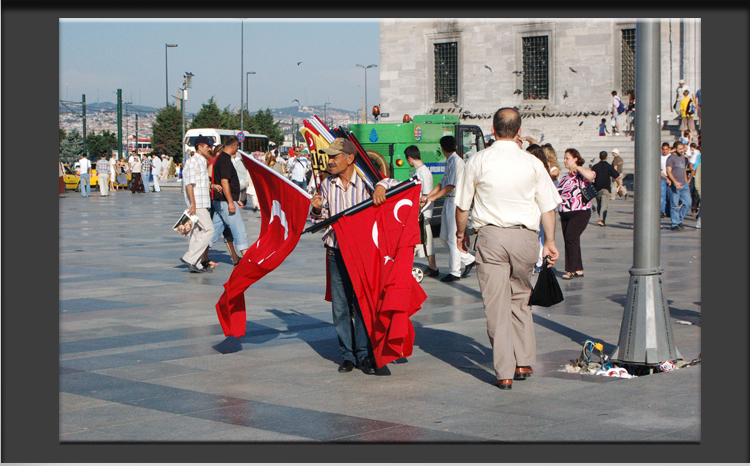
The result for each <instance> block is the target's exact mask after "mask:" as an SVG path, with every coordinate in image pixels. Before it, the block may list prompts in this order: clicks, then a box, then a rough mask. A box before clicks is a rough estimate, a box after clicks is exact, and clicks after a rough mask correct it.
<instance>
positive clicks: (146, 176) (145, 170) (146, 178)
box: [141, 155, 151, 194]
mask: <svg viewBox="0 0 750 466" xmlns="http://www.w3.org/2000/svg"><path fill="white" fill-rule="evenodd" d="M141 179H142V180H143V192H144V193H146V194H149V193H150V192H151V157H149V156H148V155H144V156H142V157H141Z"/></svg>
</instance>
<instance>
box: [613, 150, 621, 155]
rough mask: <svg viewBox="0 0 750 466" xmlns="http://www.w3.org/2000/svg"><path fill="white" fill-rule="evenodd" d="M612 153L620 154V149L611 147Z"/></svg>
mask: <svg viewBox="0 0 750 466" xmlns="http://www.w3.org/2000/svg"><path fill="white" fill-rule="evenodd" d="M612 153H613V154H618V155H619V154H620V150H619V149H612Z"/></svg>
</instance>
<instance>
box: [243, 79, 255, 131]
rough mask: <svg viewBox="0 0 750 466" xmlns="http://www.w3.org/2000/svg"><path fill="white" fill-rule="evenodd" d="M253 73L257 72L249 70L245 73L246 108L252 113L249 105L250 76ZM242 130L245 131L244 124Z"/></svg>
mask: <svg viewBox="0 0 750 466" xmlns="http://www.w3.org/2000/svg"><path fill="white" fill-rule="evenodd" d="M251 74H255V71H248V72H247V73H246V74H245V108H247V112H248V113H250V105H249V102H250V90H249V88H248V78H249V77H250V75H251ZM243 114H244V112H243ZM242 131H245V127H244V126H243V127H242Z"/></svg>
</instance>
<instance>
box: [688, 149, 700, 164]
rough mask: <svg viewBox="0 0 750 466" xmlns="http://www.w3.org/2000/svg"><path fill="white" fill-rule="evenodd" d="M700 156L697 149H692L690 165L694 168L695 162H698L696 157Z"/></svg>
mask: <svg viewBox="0 0 750 466" xmlns="http://www.w3.org/2000/svg"><path fill="white" fill-rule="evenodd" d="M699 155H701V153H700V151H699V150H698V149H693V151H692V153H691V154H690V163H691V164H692V165H693V166H694V167H695V162H697V161H698V156H699Z"/></svg>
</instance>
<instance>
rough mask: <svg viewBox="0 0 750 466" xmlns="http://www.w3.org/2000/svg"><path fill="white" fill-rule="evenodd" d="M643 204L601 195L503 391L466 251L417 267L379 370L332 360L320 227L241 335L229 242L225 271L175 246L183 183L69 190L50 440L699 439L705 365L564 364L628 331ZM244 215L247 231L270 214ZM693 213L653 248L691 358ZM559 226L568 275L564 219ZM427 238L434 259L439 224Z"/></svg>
mask: <svg viewBox="0 0 750 466" xmlns="http://www.w3.org/2000/svg"><path fill="white" fill-rule="evenodd" d="M633 207H634V204H633V199H632V198H630V199H628V200H623V199H621V198H620V199H618V200H616V201H613V202H612V203H610V210H609V217H608V222H607V223H608V225H607V226H606V227H599V226H597V225H596V215H592V219H591V221H590V223H589V226H588V228H587V229H586V231H585V232H584V233H583V236H582V240H581V242H582V249H583V261H584V268H585V275H586V276H585V278H583V279H575V280H572V281H565V280H560V285H561V287H562V290H563V293H564V295H565V301H563V302H562V303H560V304H558V305H556V306H554V307H551V308H538V307H535V308H534V322H535V324H536V325H535V330H536V338H537V353H538V361H537V364H536V365H535V366H534V371H535V372H534V376H533V377H531V378H530V379H529V380H525V381H517V382H515V383H514V384H513V389H512V390H510V391H500V390H498V389H497V388H496V387H495V386H494V385H493V381H494V378H495V376H494V371H493V370H492V353H491V350H490V346H489V341H488V337H487V332H486V321H485V317H484V311H483V308H482V301H481V295H480V292H479V285H478V282H477V278H476V271H475V270H474V271H472V272H471V274H470V276H469V277H468V278H467V279H463V280H461V281H458V282H454V283H441V282H440V281H439V280H436V279H434V278H429V277H425V279H424V280H423V281H422V287H423V288H424V290H425V292H426V293H427V296H428V298H427V300H426V301H425V303H424V305H423V308H422V309H421V310H420V311H419V312H417V314H415V315H414V317H413V318H412V322H413V323H414V327H415V331H416V339H415V344H414V353H413V355H412V356H411V357H409V358H407V359H401V360H398V361H396V362H394V363H391V364H389V365H387V366H386V367H385V368H382V369H381V370H380V371H379V372H378V373H377V374H376V375H365V374H364V373H362V372H361V371H359V370H355V371H353V372H351V373H348V374H340V373H338V372H337V370H336V369H337V367H338V364H339V363H340V359H339V354H338V353H339V351H338V344H337V341H336V334H335V331H334V328H333V326H332V318H331V305H330V303H328V302H326V301H324V299H323V296H324V292H325V262H324V260H325V255H324V249H323V243H322V241H321V234H320V233H315V234H305V235H303V236H302V237H301V239H300V242H299V244H298V246H297V248H296V249H295V250H294V252H292V254H291V255H290V256H289V257H288V258H287V260H286V261H285V262H284V263H283V264H282V265H281V266H280V267H279V268H278V269H276V270H275V271H274V272H272V273H271V274H269V275H267V276H266V277H264V278H263V279H261V280H260V281H259V282H257V283H256V284H254V285H252V286H251V287H250V288H249V289H248V290H247V291H246V293H245V296H246V301H247V334H246V336H245V337H243V338H241V339H234V338H225V337H224V335H223V333H222V331H221V328H220V325H219V321H218V319H217V316H216V311H215V308H214V306H215V304H216V302H217V300H218V299H219V297H220V296H221V293H222V291H223V288H222V285H223V284H224V283H225V282H226V281H227V279H228V278H229V275H230V273H231V271H232V263H231V258H230V256H229V254H228V252H227V250H226V248H225V247H224V245H223V244H217V248H216V249H212V250H211V252H210V257H211V259H212V260H214V261H217V262H220V265H219V267H218V268H217V269H216V270H215V272H214V273H212V274H191V273H188V270H187V268H186V266H185V265H183V264H182V263H181V262H180V260H179V258H180V257H181V256H182V254H183V253H184V252H185V251H186V249H187V239H185V238H183V237H181V236H180V235H179V234H177V233H176V232H175V231H173V230H172V229H171V227H172V225H173V224H174V222H175V221H176V219H177V218H178V216H179V215H180V214H181V212H182V211H183V210H184V209H185V204H184V201H183V198H182V194H181V193H180V192H179V191H178V190H177V189H171V190H168V189H165V190H164V191H163V192H161V193H151V194H132V193H130V192H129V191H118V192H113V193H111V194H110V196H108V197H100V196H99V194H98V192H92V195H91V197H90V198H83V197H82V196H81V195H80V194H79V193H73V192H68V193H67V194H65V195H63V196H61V198H60V200H59V213H60V217H59V222H60V223H59V228H60V230H59V237H60V238H59V248H60V249H59V259H60V270H59V305H60V307H59V319H60V345H59V349H60V354H59V361H60V379H59V381H60V385H59V391H60V405H59V406H60V413H59V415H60V419H59V429H60V431H59V439H60V441H61V442H63V443H65V442H81V441H83V442H113V441H114V442H120V441H125V442H128V441H139V442H164V441H166V442H183V441H185V442H196V441H208V442H212V441H221V442H248V441H249V442H336V443H341V442H354V443H363V442H389V443H390V442H409V443H420V442H433V443H441V442H447V443H463V442H470V443H482V442H519V441H520V442H526V441H529V442H537V441H551V442H573V443H576V442H700V441H701V387H700V379H701V365H700V364H697V365H693V366H689V367H685V368H682V369H679V370H675V371H672V372H665V373H656V374H653V375H645V376H641V377H636V378H633V379H619V378H608V377H603V376H595V375H579V374H570V373H566V372H564V371H563V369H564V366H565V365H566V364H569V363H571V362H572V361H573V360H574V359H575V358H578V357H579V356H580V355H581V349H582V345H583V343H584V342H585V341H586V340H589V339H590V340H593V341H596V342H602V343H603V344H604V348H605V352H606V353H611V352H612V350H613V349H614V347H615V346H616V345H617V343H618V338H619V331H620V324H621V321H622V315H623V306H624V304H625V300H626V293H627V290H628V282H629V274H628V269H629V268H630V267H632V261H633V252H632V238H633V230H632V227H633ZM242 216H243V219H244V222H245V226H246V229H247V233H248V239H249V241H250V242H251V243H252V242H254V241H255V239H257V237H258V234H259V231H260V213H254V212H252V211H250V210H243V211H242ZM667 220H668V219H663V220H662V225H664V226H667V225H668V221H667ZM685 225H686V229H685V231H683V232H672V231H669V230H662V234H661V250H662V262H661V266H662V267H663V269H664V274H663V276H662V278H663V283H664V293H665V295H666V297H667V299H668V303H669V308H670V313H671V318H672V328H673V330H674V340H675V345H676V347H677V348H678V350H679V351H680V352H681V353H682V355H683V358H684V360H686V361H689V360H692V359H695V358H697V357H698V356H699V354H700V353H701V294H700V285H701V268H700V265H701V249H700V235H701V230H697V229H695V228H694V225H695V220H693V219H692V217H689V218H688V219H687V220H686V221H685ZM556 237H557V246H558V249H559V250H560V252H561V257H560V260H559V262H558V264H557V265H556V267H555V268H556V270H557V274H558V277H559V275H560V273H561V271H562V270H563V263H564V254H563V240H562V233H561V232H560V227H559V221H558V226H557V234H556ZM436 254H437V262H438V266H439V267H440V270H441V276H442V274H444V273H446V272H447V261H448V255H447V249H446V248H445V247H444V245H443V243H441V242H440V241H439V240H437V241H436ZM415 262H416V263H417V264H418V265H422V266H423V267H426V260H424V259H419V258H417V259H416V260H415ZM571 459H572V458H571ZM580 459H583V458H580ZM592 459H593V458H589V459H584V461H591V460H592ZM360 460H362V458H360ZM619 460H620V461H626V462H628V461H631V460H632V461H635V458H630V459H628V458H627V457H622V458H619ZM574 461H575V460H574Z"/></svg>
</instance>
